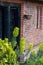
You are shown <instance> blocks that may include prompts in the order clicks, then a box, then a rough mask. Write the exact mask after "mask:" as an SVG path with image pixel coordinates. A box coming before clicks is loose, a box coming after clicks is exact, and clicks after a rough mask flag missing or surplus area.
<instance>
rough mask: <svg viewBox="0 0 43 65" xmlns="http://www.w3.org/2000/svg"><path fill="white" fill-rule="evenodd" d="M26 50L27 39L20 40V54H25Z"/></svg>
mask: <svg viewBox="0 0 43 65" xmlns="http://www.w3.org/2000/svg"><path fill="white" fill-rule="evenodd" d="M24 50H25V38H21V39H20V53H23V52H24Z"/></svg>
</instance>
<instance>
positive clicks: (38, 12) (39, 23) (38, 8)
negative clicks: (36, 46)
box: [37, 7, 42, 29]
mask: <svg viewBox="0 0 43 65" xmlns="http://www.w3.org/2000/svg"><path fill="white" fill-rule="evenodd" d="M41 19H42V7H37V29H40V28H41Z"/></svg>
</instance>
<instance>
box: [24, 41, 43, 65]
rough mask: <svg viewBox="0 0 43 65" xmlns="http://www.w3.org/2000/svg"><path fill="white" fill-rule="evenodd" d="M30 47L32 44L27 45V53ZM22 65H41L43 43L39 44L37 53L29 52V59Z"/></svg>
mask: <svg viewBox="0 0 43 65" xmlns="http://www.w3.org/2000/svg"><path fill="white" fill-rule="evenodd" d="M31 47H33V45H32V44H30V45H29V49H28V50H29V51H30V48H31ZM24 65H43V42H42V43H40V45H39V49H38V51H36V50H32V51H31V54H30V58H29V59H27V60H26V61H25V63H24Z"/></svg>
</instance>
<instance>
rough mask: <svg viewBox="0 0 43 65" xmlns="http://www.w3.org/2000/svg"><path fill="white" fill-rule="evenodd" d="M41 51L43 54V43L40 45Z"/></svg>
mask: <svg viewBox="0 0 43 65" xmlns="http://www.w3.org/2000/svg"><path fill="white" fill-rule="evenodd" d="M39 50H40V51H42V52H43V42H42V43H40V45H39Z"/></svg>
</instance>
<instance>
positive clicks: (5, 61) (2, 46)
mask: <svg viewBox="0 0 43 65" xmlns="http://www.w3.org/2000/svg"><path fill="white" fill-rule="evenodd" d="M0 65H19V64H18V62H17V58H16V53H15V51H14V50H13V48H12V45H11V42H8V39H7V38H5V40H2V39H0Z"/></svg>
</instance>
